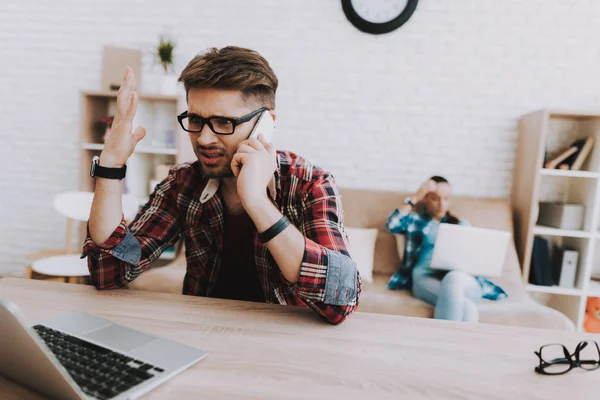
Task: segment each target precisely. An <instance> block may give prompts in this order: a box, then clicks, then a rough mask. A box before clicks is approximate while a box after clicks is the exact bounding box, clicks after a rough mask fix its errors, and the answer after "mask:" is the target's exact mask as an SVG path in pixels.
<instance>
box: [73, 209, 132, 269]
mask: <svg viewBox="0 0 600 400" xmlns="http://www.w3.org/2000/svg"><path fill="white" fill-rule="evenodd" d="M101 253H104V254H110V255H111V256H113V257H115V258H117V259H119V260H121V261H124V262H126V263H128V264H132V265H136V266H137V265H138V264H139V262H140V259H141V258H142V247H141V246H140V242H139V241H138V240H137V239H136V238H135V236H133V234H132V233H131V231H130V230H129V228H128V227H127V224H126V222H125V219H124V218H122V219H121V223H120V224H119V225H118V226H117V227H116V228H115V230H114V231H113V233H112V234H111V235H110V236H109V238H108V239H107V240H106V241H105V242H104V243H102V244H101V245H99V246H98V245H96V243H94V241H93V240H92V238H91V236H90V231H89V226H88V233H87V237H86V239H85V241H84V244H83V253H82V255H81V258H85V257H88V256H92V257H93V258H98V257H99V256H100V254H101Z"/></svg>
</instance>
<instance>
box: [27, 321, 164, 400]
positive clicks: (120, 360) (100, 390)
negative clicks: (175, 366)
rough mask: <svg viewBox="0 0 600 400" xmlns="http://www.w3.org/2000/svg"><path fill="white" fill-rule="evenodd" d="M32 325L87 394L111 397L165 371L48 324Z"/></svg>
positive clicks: (99, 397)
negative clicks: (49, 326)
mask: <svg viewBox="0 0 600 400" xmlns="http://www.w3.org/2000/svg"><path fill="white" fill-rule="evenodd" d="M33 329H34V330H35V331H36V332H37V333H38V334H39V335H40V337H41V338H42V340H43V341H44V342H45V343H46V345H47V346H48V347H49V348H50V350H51V351H52V353H54V355H55V356H56V358H58V360H59V361H60V363H61V364H62V365H63V366H64V367H65V369H66V370H67V371H68V372H69V375H71V378H73V380H74V381H75V382H76V383H77V385H79V387H80V388H81V389H82V390H83V392H84V393H86V394H87V395H88V396H92V397H95V398H98V399H101V400H104V399H110V398H113V397H115V396H117V395H119V394H121V393H123V392H125V391H127V390H129V389H131V388H132V387H134V386H136V385H139V384H140V383H142V382H144V381H146V380H148V379H150V378H153V377H154V376H155V375H157V374H159V373H161V372H163V369H161V368H158V367H156V366H154V365H150V364H146V363H144V362H143V361H139V360H136V359H134V358H131V357H127V356H125V355H123V354H120V353H116V352H114V351H112V350H109V349H107V348H104V347H101V346H98V345H95V344H93V343H90V342H86V341H85V340H81V339H79V338H76V337H74V336H71V335H67V334H66V333H63V332H60V331H57V330H54V329H51V328H48V327H47V326H43V325H36V326H34V327H33Z"/></svg>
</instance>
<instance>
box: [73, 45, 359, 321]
mask: <svg viewBox="0 0 600 400" xmlns="http://www.w3.org/2000/svg"><path fill="white" fill-rule="evenodd" d="M179 81H180V82H182V83H183V84H184V86H185V89H186V94H187V103H188V110H187V111H186V112H184V113H183V114H181V115H180V116H178V119H179V122H180V124H181V126H182V128H183V129H184V130H186V131H188V132H189V136H190V139H191V143H192V146H193V148H194V151H195V153H196V156H197V157H198V160H197V161H196V162H193V163H184V164H180V165H177V166H175V167H174V168H172V169H171V171H170V173H169V175H168V177H167V178H166V179H165V180H164V181H162V182H161V183H160V184H159V185H158V186H157V188H156V189H155V190H154V192H153V193H152V195H151V196H150V199H149V201H148V203H147V204H146V205H145V206H144V207H143V208H142V210H140V212H139V213H138V215H137V216H136V218H135V219H134V221H133V222H132V223H131V224H130V225H129V226H127V225H126V223H125V221H124V219H123V214H122V205H121V182H120V180H119V179H111V177H112V178H114V175H118V173H119V171H121V170H120V168H122V167H123V166H124V165H125V163H126V161H127V159H128V158H129V157H130V156H131V154H132V153H133V151H134V149H135V146H136V144H137V143H138V142H139V141H140V140H141V139H142V138H143V137H144V136H145V130H144V128H142V127H138V128H136V129H135V130H134V131H132V119H133V117H134V115H135V111H136V108H137V104H138V96H137V93H136V92H135V84H136V80H135V77H134V75H133V72H132V71H131V69H130V68H127V69H126V72H125V77H124V81H123V84H122V85H121V89H120V90H119V94H118V96H117V109H118V111H117V115H116V116H115V120H114V122H113V125H112V130H111V135H110V137H109V138H108V139H107V141H106V143H105V146H104V150H103V151H102V154H101V155H100V158H99V160H97V165H96V170H95V171H96V173H95V175H96V189H95V195H94V201H93V204H92V210H91V214H90V220H89V228H88V237H87V238H86V241H85V243H84V248H83V256H87V257H88V265H89V269H90V276H91V279H92V282H93V283H94V285H95V286H96V287H97V288H98V289H112V288H119V287H122V286H124V285H126V284H128V283H129V282H131V281H133V280H134V279H135V278H136V277H137V276H138V275H139V274H140V273H142V272H144V271H145V270H146V269H148V267H149V266H150V264H151V263H152V262H153V261H154V260H156V259H157V258H158V257H159V255H160V254H161V253H162V252H163V251H164V250H165V249H166V248H168V247H170V246H171V245H173V244H174V243H175V242H177V241H178V240H179V239H183V240H184V242H185V248H186V260H187V272H186V275H185V279H184V282H183V293H184V294H188V295H196V296H210V297H221V298H230V299H238V300H246V301H261V302H267V303H277V304H283V305H305V306H308V307H310V308H311V309H312V310H314V311H316V312H317V313H318V314H319V315H320V316H321V317H323V318H324V319H325V320H326V321H328V322H330V323H333V324H337V323H340V322H342V321H343V320H344V319H345V318H346V317H347V316H348V315H349V314H350V313H351V312H352V311H354V310H355V309H356V307H357V306H358V297H359V295H360V277H359V275H358V272H357V268H356V264H355V263H354V261H353V260H352V259H351V258H350V255H349V253H348V241H347V237H346V234H345V232H344V227H343V212H342V206H341V203H340V196H339V194H338V191H337V187H336V184H335V181H334V179H333V177H332V176H331V175H330V174H329V173H328V172H326V171H323V170H321V169H319V168H318V167H316V166H314V165H312V164H310V163H309V162H308V161H306V160H304V159H303V158H301V157H299V156H297V155H295V154H293V153H290V152H283V151H276V150H275V148H274V147H273V145H271V144H270V143H269V142H268V141H266V140H265V139H264V137H263V136H262V135H259V136H258V138H250V139H249V135H250V133H251V131H252V129H253V127H254V125H255V124H256V122H257V120H258V118H259V116H260V115H261V114H262V113H270V114H271V115H272V117H273V119H274V118H275V111H274V109H275V92H276V90H277V85H278V81H277V77H276V76H275V74H274V72H273V71H272V69H271V68H270V66H269V64H268V62H267V61H266V60H265V59H264V58H263V57H262V56H260V55H259V54H258V53H256V52H254V51H251V50H248V49H243V48H238V47H225V48H222V49H210V50H209V51H207V52H206V53H204V54H202V55H199V56H196V57H195V58H194V59H192V60H191V61H190V62H189V64H188V65H187V67H186V68H185V69H184V71H183V72H182V74H181V76H180V78H179ZM266 117H268V115H266ZM98 167H101V168H98ZM111 175H112V176H111Z"/></svg>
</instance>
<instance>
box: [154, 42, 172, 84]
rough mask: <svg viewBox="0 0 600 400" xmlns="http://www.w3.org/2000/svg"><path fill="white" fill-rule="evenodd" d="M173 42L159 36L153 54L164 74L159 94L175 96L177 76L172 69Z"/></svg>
mask: <svg viewBox="0 0 600 400" xmlns="http://www.w3.org/2000/svg"><path fill="white" fill-rule="evenodd" d="M174 53H175V42H173V41H172V40H171V39H170V38H168V37H166V36H161V37H160V40H159V41H158V44H157V45H156V48H155V49H154V54H155V56H156V60H157V62H158V63H159V64H160V66H161V67H162V69H163V70H164V71H165V74H164V75H163V76H162V77H161V82H160V92H161V93H163V94H167V95H174V94H177V75H175V68H174V62H175V61H174Z"/></svg>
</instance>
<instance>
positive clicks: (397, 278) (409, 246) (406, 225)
mask: <svg viewBox="0 0 600 400" xmlns="http://www.w3.org/2000/svg"><path fill="white" fill-rule="evenodd" d="M430 222H431V215H430V214H429V213H428V212H426V211H424V212H421V213H415V212H411V213H405V214H403V213H402V212H400V210H398V209H396V210H394V212H393V213H392V215H390V217H389V219H388V222H387V224H386V228H387V229H388V230H389V231H390V232H392V233H395V234H404V235H405V237H406V245H405V246H404V256H403V257H402V264H401V265H400V268H399V269H398V271H397V272H396V273H395V274H394V275H392V277H391V278H390V281H389V283H388V288H389V289H392V290H398V289H411V288H412V270H413V268H414V266H415V265H416V263H417V261H418V258H419V254H420V250H421V244H422V243H423V239H424V233H423V229H424V228H425V227H426V226H427V224H429V223H430ZM440 222H446V217H445V216H444V217H443V218H442V220H441V221H440ZM460 224H461V225H468V222H467V221H466V220H464V219H462V220H460ZM475 279H476V280H477V282H479V285H480V286H481V290H482V291H483V298H486V299H488V300H500V299H503V298H505V297H506V296H507V295H506V292H505V291H504V290H503V289H502V288H501V287H500V286H498V285H496V284H494V283H492V282H491V281H489V280H487V279H485V278H484V277H482V276H476V277H475Z"/></svg>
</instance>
